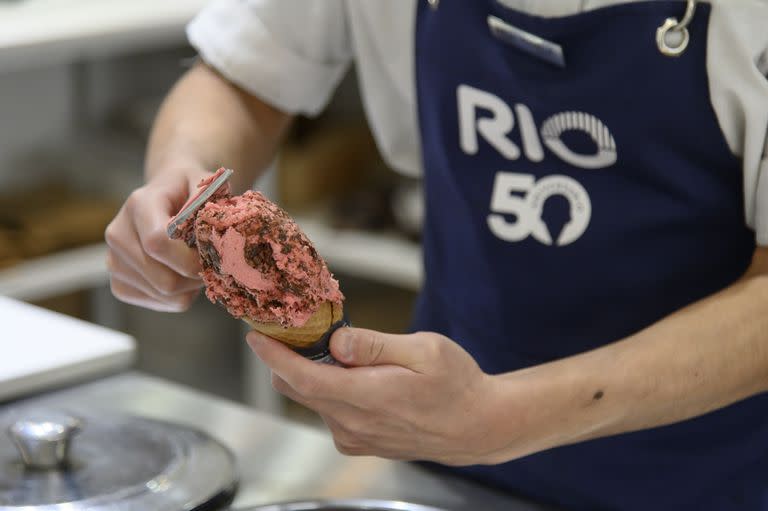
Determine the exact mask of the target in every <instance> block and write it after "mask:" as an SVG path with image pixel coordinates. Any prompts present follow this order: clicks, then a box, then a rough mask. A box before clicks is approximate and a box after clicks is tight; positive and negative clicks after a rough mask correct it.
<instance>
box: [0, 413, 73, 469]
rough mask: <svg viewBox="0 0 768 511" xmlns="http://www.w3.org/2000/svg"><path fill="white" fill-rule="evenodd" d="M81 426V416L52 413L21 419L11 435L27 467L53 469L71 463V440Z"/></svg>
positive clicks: (11, 429) (11, 430)
mask: <svg viewBox="0 0 768 511" xmlns="http://www.w3.org/2000/svg"><path fill="white" fill-rule="evenodd" d="M82 426H83V421H82V420H81V419H78V418H76V417H73V416H71V415H67V414H64V413H55V412H52V413H45V414H37V415H35V416H28V417H27V418H25V419H21V420H18V421H16V422H14V423H13V424H12V425H11V427H9V428H8V434H9V435H10V437H11V440H13V443H14V444H16V449H18V451H19V454H20V455H21V459H22V460H23V461H24V465H25V466H26V467H27V468H32V469H43V470H50V469H55V468H61V467H65V466H66V465H68V464H69V450H70V446H71V444H72V439H73V438H74V436H75V435H77V433H79V432H80V430H81V429H82Z"/></svg>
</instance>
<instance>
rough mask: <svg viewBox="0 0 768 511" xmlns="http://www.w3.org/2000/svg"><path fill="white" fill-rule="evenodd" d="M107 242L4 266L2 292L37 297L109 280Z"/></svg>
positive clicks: (30, 298) (22, 297)
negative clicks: (8, 266)
mask: <svg viewBox="0 0 768 511" xmlns="http://www.w3.org/2000/svg"><path fill="white" fill-rule="evenodd" d="M106 255H107V246H106V244H104V243H97V244H94V245H88V246H85V247H80V248H75V249H71V250H66V251H63V252H58V253H56V254H52V255H48V256H44V257H39V258H36V259H32V260H29V261H25V262H22V263H20V264H17V265H16V266H12V267H10V268H7V269H5V270H0V295H5V296H9V297H11V298H16V299H19V300H25V301H33V300H40V299H43V298H47V297H51V296H56V295H61V294H65V293H69V292H72V291H77V290H80V289H88V288H92V287H96V286H99V285H102V284H104V283H105V282H107V276H108V273H107V264H106Z"/></svg>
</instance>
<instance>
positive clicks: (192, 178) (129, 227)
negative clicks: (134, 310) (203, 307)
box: [104, 170, 209, 312]
mask: <svg viewBox="0 0 768 511" xmlns="http://www.w3.org/2000/svg"><path fill="white" fill-rule="evenodd" d="M207 175H209V173H208V172H205V171H202V170H200V171H189V172H181V171H180V172H172V171H168V172H164V173H162V174H159V175H157V176H156V177H155V178H153V179H151V180H150V181H149V182H148V183H147V184H146V185H144V186H142V187H141V188H138V189H137V190H135V191H134V192H133V193H131V195H130V196H129V197H128V199H127V200H126V201H125V203H124V204H123V206H122V208H121V209H120V211H119V212H118V213H117V215H116V216H115V218H114V219H113V220H112V222H111V223H110V224H109V225H108V226H107V229H106V231H105V233H104V237H105V239H106V242H107V246H108V251H107V268H108V269H109V272H110V286H111V288H112V293H113V294H114V295H115V297H117V298H118V299H120V300H122V301H123V302H126V303H130V304H133V305H139V306H141V307H146V308H148V309H153V310H157V311H167V312H181V311H184V310H186V309H188V308H189V306H190V305H191V304H192V301H193V300H194V299H195V297H196V296H197V293H198V292H199V290H200V288H201V286H202V281H201V279H200V277H199V276H198V273H199V272H200V271H201V267H200V262H199V256H198V254H197V252H196V251H195V250H194V249H192V248H189V247H188V246H187V245H185V244H184V242H182V241H180V240H170V239H168V235H167V234H166V225H167V224H168V221H169V220H170V218H171V216H173V215H174V214H176V212H178V210H179V209H180V208H181V206H182V205H183V204H184V202H185V201H186V199H187V197H188V196H189V194H190V193H191V191H192V190H194V189H195V187H196V185H197V183H198V182H199V181H200V179H202V178H204V177H206V176H207Z"/></svg>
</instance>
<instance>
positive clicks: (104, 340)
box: [0, 296, 136, 402]
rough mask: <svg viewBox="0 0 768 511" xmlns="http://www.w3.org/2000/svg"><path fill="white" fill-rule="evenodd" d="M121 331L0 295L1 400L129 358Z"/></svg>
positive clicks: (131, 351) (132, 346)
mask: <svg viewBox="0 0 768 511" xmlns="http://www.w3.org/2000/svg"><path fill="white" fill-rule="evenodd" d="M135 352H136V343H135V341H134V339H133V338H132V337H131V336H129V335H127V334H124V333H120V332H115V331H113V330H109V329H107V328H104V327H101V326H98V325H94V324H92V323H88V322H85V321H81V320H79V319H75V318H72V317H70V316H65V315H63V314H58V313H55V312H51V311H48V310H46V309H42V308H40V307H35V306H33V305H29V304H27V303H24V302H20V301H17V300H13V299H11V298H7V297H5V296H0V402H2V401H7V400H9V399H13V398H16V397H20V396H23V395H26V394H30V393H32V392H39V391H41V390H46V389H49V388H55V387H58V386H61V385H64V384H66V383H72V382H75V381H81V380H83V379H86V378H88V377H95V376H98V375H103V374H107V373H110V372H116V371H118V370H120V369H123V368H126V367H128V366H130V365H131V363H132V362H133V359H134V356H135Z"/></svg>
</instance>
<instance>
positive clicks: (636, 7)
mask: <svg viewBox="0 0 768 511" xmlns="http://www.w3.org/2000/svg"><path fill="white" fill-rule="evenodd" d="M684 9H685V4H684V3H682V2H676V1H670V2H668V1H654V2H638V3H631V4H621V5H617V6H612V7H607V8H602V9H598V10H594V11H588V12H584V13H579V14H576V15H572V16H566V17H560V18H541V17H537V16H531V15H528V14H525V13H522V12H518V11H515V10H512V9H510V8H508V7H503V6H501V5H500V4H499V3H498V2H496V1H494V0H442V2H440V4H439V7H438V8H437V9H432V8H430V7H429V6H428V5H427V2H426V1H421V2H420V5H419V11H418V18H417V35H416V41H417V42H416V57H417V60H416V62H417V64H416V75H417V90H418V108H419V119H420V130H421V137H422V146H423V159H424V162H423V163H424V169H425V189H426V206H427V213H426V224H425V235H424V250H425V268H426V283H425V288H424V291H423V292H422V295H421V297H420V299H419V303H418V305H417V311H416V320H415V324H414V328H415V329H420V330H431V331H437V332H441V333H443V334H445V335H447V336H449V337H450V338H452V339H454V340H456V341H457V342H459V343H460V344H461V345H462V346H464V347H465V348H466V349H467V350H468V351H469V352H470V353H471V354H472V355H473V356H474V357H475V358H476V360H477V361H478V363H479V364H480V366H481V367H482V368H483V369H484V370H485V371H487V372H489V373H501V372H507V371H513V370H515V369H519V368H522V367H527V366H531V365H534V364H540V363H543V362H547V361H551V360H554V359H558V358H562V357H566V356H569V355H572V354H576V353H580V352H583V351H586V350H589V349H593V348H596V347H599V346H601V345H605V344H607V343H610V342H613V341H616V340H618V339H621V338H623V337H625V336H627V335H630V334H632V333H635V332H637V331H639V330H641V329H642V328H644V327H646V326H648V325H650V324H652V323H654V322H656V321H658V320H659V319H661V318H663V317H665V316H667V315H669V314H670V313H672V312H673V311H675V310H678V309H680V308H681V307H684V306H686V305H687V304H690V303H692V302H694V301H696V300H699V299H701V298H702V297H705V296H708V295H710V294H712V293H714V292H716V291H718V290H720V289H722V288H724V287H726V286H728V285H729V284H731V283H732V282H733V281H735V280H736V279H737V278H739V276H740V275H742V273H743V272H744V271H745V269H746V268H747V267H748V265H749V263H750V259H751V256H752V254H753V251H754V249H755V244H754V233H753V232H751V231H750V230H749V229H748V228H747V227H746V226H745V221H744V212H743V206H744V205H743V189H742V174H741V170H740V161H739V160H738V159H737V158H736V157H734V156H733V155H732V154H731V152H730V151H729V149H728V147H727V145H726V142H725V140H724V138H723V134H722V133H721V131H720V128H719V125H718V122H717V119H716V116H715V113H714V111H713V109H712V106H711V104H710V99H709V90H708V78H707V74H706V58H705V57H706V45H707V33H708V24H709V15H710V7H709V5H708V4H701V5H700V6H699V8H698V9H697V11H696V15H695V17H694V19H693V22H692V24H691V25H690V27H689V30H690V45H689V46H688V48H687V50H686V51H685V52H684V53H683V55H682V56H680V57H677V58H670V57H667V56H664V55H662V54H661V53H660V51H659V49H658V48H657V45H656V42H655V38H654V37H655V33H656V29H657V27H659V26H660V25H661V24H662V23H663V22H664V20H665V19H666V18H668V17H676V18H680V16H682V14H683V11H684ZM488 16H494V17H496V18H497V19H498V20H501V21H502V22H503V23H504V24H507V25H509V26H512V27H516V28H517V29H521V30H524V31H526V32H529V33H532V34H535V35H537V36H539V37H541V38H544V39H545V40H548V41H553V42H555V43H557V44H559V45H561V46H562V48H563V55H564V58H565V63H566V65H565V67H559V66H557V65H553V64H552V63H550V62H547V61H546V60H544V59H540V58H537V57H535V56H532V55H531V54H529V53H528V52H525V51H521V50H520V49H518V48H515V47H513V46H511V45H510V44H508V43H507V42H505V41H503V40H502V39H500V38H499V37H496V36H494V35H493V34H492V32H491V30H490V29H489V24H488ZM728 344H729V340H728V338H724V339H723V340H722V346H723V350H724V351H725V350H728ZM607 392H610V389H608V390H607ZM542 406H546V403H543V404H542ZM767 454H768V398H766V397H765V396H761V397H755V398H752V399H748V400H745V401H742V402H740V403H737V404H735V405H732V406H729V407H727V408H725V409H723V410H720V411H717V412H714V413H710V414H707V415H705V416H703V417H699V418H696V419H692V420H689V421H685V422H682V423H679V424H676V425H671V426H667V427H661V428H655V429H651V430H647V431H642V432H637V433H630V434H624V435H619V436H615V437H611V438H605V439H598V440H594V441H589V442H585V443H582V444H578V445H574V446H568V447H562V448H557V449H552V450H549V451H546V452H543V453H539V454H536V455H532V456H528V457H526V458H523V459H521V460H517V461H514V462H510V463H506V464H503V465H499V466H490V467H488V466H476V467H468V468H464V469H458V472H460V473H462V474H465V475H467V476H469V477H472V478H475V479H477V480H480V481H483V482H485V483H488V484H492V485H494V486H497V487H500V488H503V489H506V490H508V491H510V492H515V493H518V494H522V495H527V496H529V497H532V498H534V499H536V500H539V501H541V502H549V503H554V504H557V505H560V506H562V507H564V508H565V509H572V510H589V511H596V510H622V511H648V510H654V511H660V510H676V511H679V510H688V509H695V510H712V511H715V510H716V511H727V510H763V509H768V496H767V495H766V492H765V487H766V481H768V470H766V468H768V467H767V465H768V463H766V459H767V458H768V456H766V455H767Z"/></svg>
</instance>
